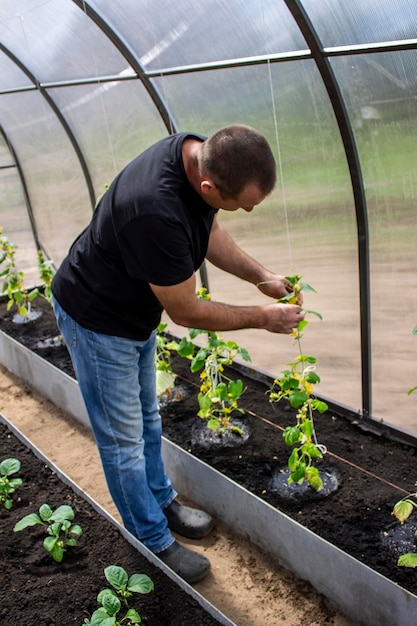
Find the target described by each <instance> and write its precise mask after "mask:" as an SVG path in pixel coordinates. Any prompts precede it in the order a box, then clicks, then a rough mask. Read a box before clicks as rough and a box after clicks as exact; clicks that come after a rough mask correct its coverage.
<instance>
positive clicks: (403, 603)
mask: <svg viewBox="0 0 417 626" xmlns="http://www.w3.org/2000/svg"><path fill="white" fill-rule="evenodd" d="M46 317H47V316H45V318H46ZM45 318H44V321H43V322H42V323H41V324H39V320H38V321H37V322H36V325H37V326H38V327H39V328H41V327H42V325H43V324H44V323H45ZM40 319H41V320H42V318H40ZM6 326H7V321H6V319H4V320H3V321H2V324H1V326H0V328H2V329H3V330H7V329H6ZM7 332H9V331H8V330H7ZM44 332H45V333H50V332H51V331H50V329H49V330H48V331H46V330H44ZM23 334H24V335H26V337H23V338H22V341H24V342H25V343H26V345H28V347H29V349H30V350H35V351H36V352H38V353H39V354H40V355H41V356H42V357H43V358H42V359H41V361H43V359H49V360H54V361H55V364H56V365H57V366H58V367H62V364H61V363H60V359H61V356H64V354H65V349H64V348H63V349H62V350H64V352H62V350H61V349H58V350H56V349H50V348H45V347H43V348H37V347H36V345H35V340H34V339H33V331H30V330H29V327H27V329H25V330H24V333H23ZM45 338H46V334H45V335H44V337H43V339H45ZM60 352H61V353H62V354H60ZM0 357H1V351H0ZM56 358H58V361H56ZM66 359H67V361H66V363H67V364H66V365H65V367H67V368H68V367H70V365H69V364H68V358H67V357H66ZM0 360H1V359H0ZM17 360H19V358H18V359H17ZM6 365H7V364H6ZM26 369H27V368H26ZM174 370H175V371H176V372H177V374H178V381H179V382H180V383H181V385H182V386H183V387H184V390H185V392H184V393H183V397H182V400H181V401H180V402H178V403H169V404H167V405H166V406H165V407H163V409H162V414H163V420H164V437H165V445H164V454H165V456H166V463H167V467H168V472H169V473H170V475H171V476H173V478H174V480H177V481H178V483H179V484H180V486H181V491H182V493H184V494H185V495H187V496H189V497H190V498H191V499H193V500H194V501H195V502H199V503H200V504H201V505H204V506H205V507H206V508H208V509H209V510H211V511H212V512H213V513H214V514H216V515H217V516H218V517H220V518H221V519H223V520H224V521H225V522H226V523H228V524H231V525H232V526H234V527H235V528H236V529H237V530H238V531H240V532H242V533H245V534H248V535H249V536H250V537H251V539H252V540H253V541H254V542H255V543H257V544H258V545H260V546H261V547H262V548H263V549H265V550H266V551H268V552H270V553H271V554H273V555H274V556H275V557H276V558H277V559H278V560H279V561H280V562H281V563H282V564H283V565H285V566H286V567H289V568H290V569H292V571H294V572H295V573H296V574H297V575H299V576H300V577H302V578H305V579H307V580H309V581H310V582H312V584H313V585H314V586H315V587H316V588H317V589H318V590H319V591H321V592H322V593H324V594H325V595H327V596H328V597H329V598H330V599H331V600H332V601H333V602H334V603H335V604H336V605H337V606H338V607H339V608H341V609H342V610H343V611H344V612H345V613H347V614H348V615H350V616H351V617H353V618H355V619H357V620H358V621H360V622H362V623H364V624H369V625H373V624H375V626H376V625H378V626H383V625H385V624H386V625H387V626H388V625H389V626H391V625H392V624H393V623H401V624H406V625H408V624H409V625H410V626H411V625H412V624H414V623H415V611H416V608H417V597H416V592H417V585H416V574H415V571H414V570H412V569H405V568H399V567H398V566H397V565H396V561H397V557H398V554H399V552H400V551H401V552H404V551H408V550H409V549H413V543H412V542H413V533H414V531H415V524H414V523H413V522H411V523H410V524H407V525H405V526H404V527H402V528H401V529H400V528H399V526H398V524H397V523H396V521H395V519H394V518H393V517H392V516H391V510H392V506H393V504H394V502H396V501H397V500H398V499H399V498H401V497H403V495H405V494H406V493H408V492H409V491H411V490H413V488H414V483H415V481H416V475H415V463H414V461H415V456H416V448H415V447H414V445H413V444H412V441H411V440H410V441H408V442H407V443H399V442H396V441H392V440H389V439H388V438H387V437H386V436H384V435H382V434H381V435H376V434H375V433H374V432H371V431H366V430H364V429H362V428H359V427H358V424H357V423H356V424H355V420H353V421H350V420H349V419H347V418H346V416H345V415H344V412H343V411H340V412H338V410H337V407H332V410H331V411H329V412H328V413H326V414H324V415H322V416H319V417H317V418H316V420H315V422H316V430H317V434H318V439H319V441H320V442H321V443H323V444H325V445H326V446H327V448H328V450H329V452H328V454H327V455H326V456H325V459H324V461H323V462H322V464H321V469H322V471H324V472H326V471H330V472H332V473H334V474H335V475H337V479H338V482H339V486H338V488H337V490H336V491H334V492H333V493H331V495H329V496H327V497H323V496H321V495H317V494H315V493H314V492H310V491H309V490H307V491H306V492H305V493H304V494H303V495H302V496H299V495H296V494H294V493H290V494H288V493H286V494H285V495H282V494H280V493H279V492H278V491H277V490H276V488H275V486H276V483H275V479H276V476H277V473H276V472H277V471H279V469H283V468H285V466H286V461H287V458H288V454H289V449H288V448H287V447H286V446H285V445H284V442H283V441H282V436H281V432H282V429H283V428H284V427H285V426H286V425H288V424H290V423H292V421H293V419H294V415H293V412H292V411H291V410H289V411H288V410H286V407H285V406H282V407H281V406H280V405H275V406H271V405H270V404H269V402H268V397H267V393H266V392H267V390H268V380H267V378H266V377H264V376H261V375H259V374H258V373H253V372H252V373H251V372H250V371H247V372H246V374H251V375H245V376H243V379H244V382H245V386H246V391H245V394H244V396H243V397H242V401H241V406H242V408H243V409H244V410H245V415H244V416H243V418H242V419H243V420H244V422H245V425H246V426H247V428H248V430H249V433H250V435H249V437H248V439H247V440H246V441H245V442H244V443H241V442H239V441H238V440H237V441H236V445H234V446H225V445H222V446H220V445H214V446H206V445H204V442H202V441H201V440H194V439H193V431H194V429H195V428H198V426H199V423H200V420H199V418H197V417H196V413H197V401H196V391H197V385H198V378H197V377H196V376H193V375H191V374H190V372H189V367H188V361H186V360H184V359H179V358H178V359H177V358H175V359H174ZM67 371H69V370H68V369H67ZM15 373H17V372H15ZM20 375H21V374H20ZM237 375H239V376H240V377H242V372H236V371H234V377H236V376H237ZM71 381H72V379H71ZM28 382H30V383H31V384H33V381H30V380H29V381H28ZM73 389H74V388H73V387H72V391H70V392H69V399H67V400H65V401H66V402H70V403H71V402H72V401H73V400H74V399H75V396H76V393H75V392H74V391H73ZM59 394H60V395H61V396H62V395H65V393H64V394H63V393H62V389H61V390H60V392H59ZM61 399H62V398H61ZM58 404H59V402H58ZM60 406H62V405H60ZM62 408H65V409H67V408H68V407H65V406H64V407H62ZM76 412H77V411H76ZM78 418H79V419H81V420H82V419H85V418H83V416H78ZM363 426H366V423H365V424H363ZM387 433H388V434H390V433H389V430H388V431H387ZM236 485H239V489H236ZM177 488H178V487H177ZM236 494H239V495H236ZM398 533H400V535H401V537H400V539H401V542H402V543H401V544H400V545H399V543H398V540H399V537H398Z"/></svg>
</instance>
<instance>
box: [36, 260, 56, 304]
mask: <svg viewBox="0 0 417 626" xmlns="http://www.w3.org/2000/svg"><path fill="white" fill-rule="evenodd" d="M38 270H39V278H40V279H41V281H42V285H43V289H38V288H35V289H34V290H33V292H31V293H35V296H34V298H36V297H37V296H42V297H43V298H45V300H46V301H47V302H49V304H50V305H51V306H52V290H51V284H52V279H53V277H54V276H55V269H54V262H53V261H52V260H51V259H48V260H47V259H45V256H44V254H43V252H42V250H38Z"/></svg>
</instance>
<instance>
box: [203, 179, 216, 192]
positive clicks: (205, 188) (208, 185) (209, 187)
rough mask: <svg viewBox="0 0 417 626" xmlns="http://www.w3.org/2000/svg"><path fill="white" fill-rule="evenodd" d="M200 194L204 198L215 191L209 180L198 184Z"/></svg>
mask: <svg viewBox="0 0 417 626" xmlns="http://www.w3.org/2000/svg"><path fill="white" fill-rule="evenodd" d="M200 189H201V193H202V194H203V195H204V196H205V195H207V194H210V193H211V191H213V189H215V185H214V184H213V183H212V182H211V180H207V179H204V180H202V181H201V183H200Z"/></svg>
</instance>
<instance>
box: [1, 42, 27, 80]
mask: <svg viewBox="0 0 417 626" xmlns="http://www.w3.org/2000/svg"><path fill="white" fill-rule="evenodd" d="M0 41H1V40H0ZM31 85H32V83H31V81H30V80H29V78H27V76H26V74H24V72H22V70H21V69H20V68H19V67H18V66H17V65H16V63H15V62H14V61H12V59H10V58H9V57H8V56H7V54H5V53H4V52H2V51H0V91H2V90H3V89H8V90H10V89H19V88H22V87H30V86H31Z"/></svg>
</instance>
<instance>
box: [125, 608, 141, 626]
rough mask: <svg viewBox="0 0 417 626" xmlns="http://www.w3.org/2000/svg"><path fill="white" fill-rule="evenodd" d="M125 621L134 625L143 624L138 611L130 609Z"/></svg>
mask: <svg viewBox="0 0 417 626" xmlns="http://www.w3.org/2000/svg"><path fill="white" fill-rule="evenodd" d="M123 619H124V620H127V621H128V622H131V623H132V624H140V623H141V618H140V615H139V613H138V612H137V611H135V609H129V610H128V611H127V613H126V615H125V616H124V618H123Z"/></svg>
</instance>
